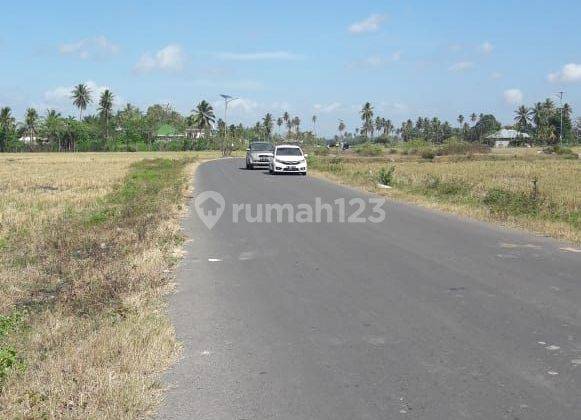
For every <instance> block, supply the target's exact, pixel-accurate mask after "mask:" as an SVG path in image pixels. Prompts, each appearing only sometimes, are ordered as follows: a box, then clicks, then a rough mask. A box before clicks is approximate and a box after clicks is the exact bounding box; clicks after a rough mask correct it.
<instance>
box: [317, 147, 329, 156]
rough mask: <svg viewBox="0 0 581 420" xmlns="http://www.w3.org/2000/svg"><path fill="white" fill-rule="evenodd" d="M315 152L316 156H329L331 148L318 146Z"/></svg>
mask: <svg viewBox="0 0 581 420" xmlns="http://www.w3.org/2000/svg"><path fill="white" fill-rule="evenodd" d="M314 154H315V156H327V155H328V154H329V149H327V148H326V147H317V148H316V149H315V151H314Z"/></svg>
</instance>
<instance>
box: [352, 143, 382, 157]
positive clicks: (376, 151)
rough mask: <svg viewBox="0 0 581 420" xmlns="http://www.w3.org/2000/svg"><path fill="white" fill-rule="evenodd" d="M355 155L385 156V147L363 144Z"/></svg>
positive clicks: (357, 148) (356, 150)
mask: <svg viewBox="0 0 581 420" xmlns="http://www.w3.org/2000/svg"><path fill="white" fill-rule="evenodd" d="M355 153H357V154H358V155H361V156H381V155H382V154H383V147H381V146H379V145H377V144H372V143H363V144H362V145H361V146H357V147H356V148H355Z"/></svg>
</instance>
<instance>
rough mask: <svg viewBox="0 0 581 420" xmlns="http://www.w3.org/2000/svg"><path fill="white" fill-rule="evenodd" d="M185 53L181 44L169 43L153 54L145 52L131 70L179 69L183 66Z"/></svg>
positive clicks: (142, 71) (138, 71)
mask: <svg viewBox="0 0 581 420" xmlns="http://www.w3.org/2000/svg"><path fill="white" fill-rule="evenodd" d="M185 58H186V55H185V53H184V51H183V49H182V47H181V46H179V45H177V44H170V45H167V46H166V47H164V48H162V49H161V50H159V51H157V52H156V53H155V54H154V55H152V54H151V53H149V52H147V53H145V54H143V55H142V56H141V58H140V59H139V61H138V62H137V64H136V65H135V67H134V68H133V70H134V71H135V72H136V73H147V72H150V71H153V70H162V71H173V72H177V71H181V70H182V69H183V68H184V61H185Z"/></svg>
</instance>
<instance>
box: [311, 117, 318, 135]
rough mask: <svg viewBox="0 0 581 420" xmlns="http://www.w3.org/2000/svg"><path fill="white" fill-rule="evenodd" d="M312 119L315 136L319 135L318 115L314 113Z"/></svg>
mask: <svg viewBox="0 0 581 420" xmlns="http://www.w3.org/2000/svg"><path fill="white" fill-rule="evenodd" d="M311 121H313V134H314V136H315V137H317V116H316V115H313V116H312V117H311Z"/></svg>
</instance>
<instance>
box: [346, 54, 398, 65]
mask: <svg viewBox="0 0 581 420" xmlns="http://www.w3.org/2000/svg"><path fill="white" fill-rule="evenodd" d="M401 56H402V53H401V51H396V52H394V53H393V54H391V55H390V56H383V55H379V54H375V55H371V56H369V57H367V58H364V59H363V60H360V61H355V62H353V63H351V64H349V67H351V68H358V67H380V66H383V65H387V64H389V63H396V62H398V61H400V60H401Z"/></svg>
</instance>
